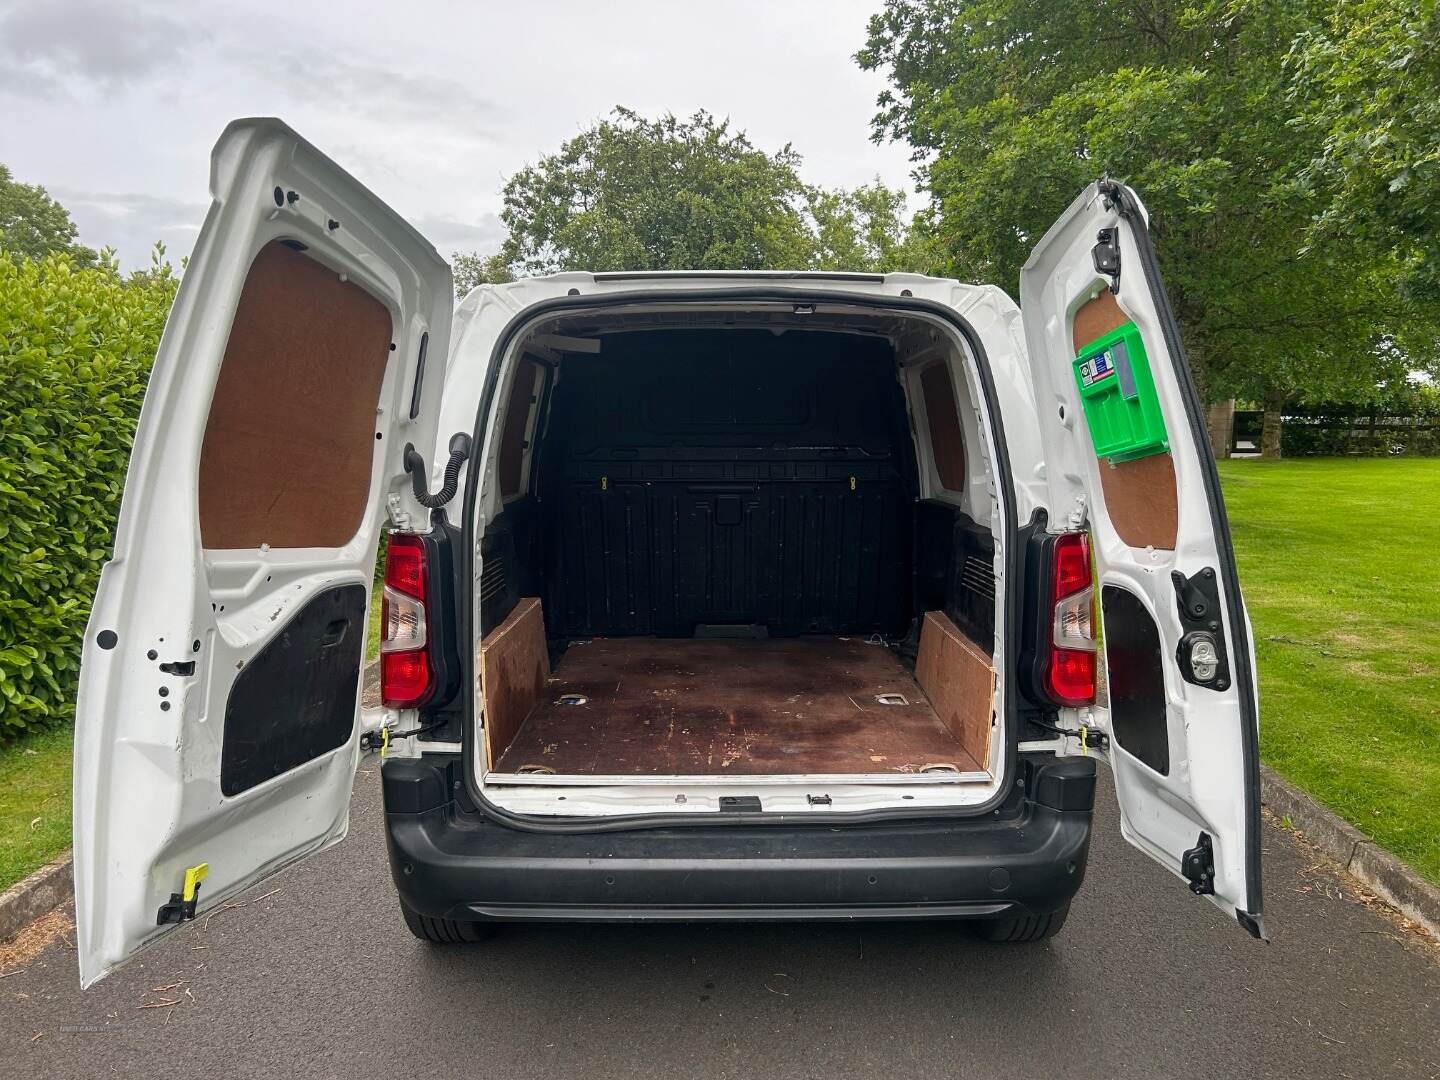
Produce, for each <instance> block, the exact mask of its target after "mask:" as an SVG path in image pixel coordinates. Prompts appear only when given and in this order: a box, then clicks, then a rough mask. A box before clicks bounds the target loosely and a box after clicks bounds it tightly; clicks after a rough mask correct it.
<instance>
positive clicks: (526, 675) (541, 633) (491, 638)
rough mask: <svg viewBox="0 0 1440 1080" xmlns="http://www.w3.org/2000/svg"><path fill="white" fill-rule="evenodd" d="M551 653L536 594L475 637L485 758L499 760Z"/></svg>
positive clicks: (540, 689)
mask: <svg viewBox="0 0 1440 1080" xmlns="http://www.w3.org/2000/svg"><path fill="white" fill-rule="evenodd" d="M549 677H550V653H549V651H548V649H547V647H546V644H545V620H544V618H543V616H542V615H541V611H540V599H539V597H534V596H530V597H526V598H525V599H523V600H521V601H520V602H519V603H518V604H516V605H515V610H514V611H512V612H510V614H509V615H508V616H506V618H505V621H504V622H502V623H501V624H500V625H499V626H497V627H496V628H495V629H494V630H492V631H490V633H488V634H486V635H485V636H484V637H483V638H482V639H481V641H480V679H481V684H480V685H481V694H482V697H483V700H484V703H485V760H486V764H487V767H488V765H489V763H490V762H494V761H498V760H499V759H500V756H501V755H502V754H504V753H505V748H506V747H507V746H509V745H510V741H511V740H512V739H513V738H514V737H515V732H516V731H518V730H519V728H520V725H521V724H522V723H523V722H524V720H525V717H526V716H527V715H529V713H530V710H531V709H533V708H534V707H535V703H536V702H537V701H539V700H540V698H541V697H542V696H543V695H544V694H545V692H546V691H545V684H546V680H547V679H548V678H549Z"/></svg>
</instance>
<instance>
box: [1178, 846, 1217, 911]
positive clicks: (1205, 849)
mask: <svg viewBox="0 0 1440 1080" xmlns="http://www.w3.org/2000/svg"><path fill="white" fill-rule="evenodd" d="M1180 872H1181V873H1182V874H1184V875H1185V880H1186V881H1188V882H1190V891H1191V892H1193V893H1194V894H1195V895H1196V896H1210V895H1212V894H1213V893H1214V892H1215V847H1214V845H1213V844H1212V843H1211V842H1210V834H1209V833H1207V832H1202V833H1201V834H1200V839H1199V840H1197V841H1196V842H1195V846H1194V847H1192V848H1191V849H1190V850H1189V851H1187V852H1185V854H1184V855H1181V856H1180Z"/></svg>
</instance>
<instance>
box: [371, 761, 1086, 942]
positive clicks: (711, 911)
mask: <svg viewBox="0 0 1440 1080" xmlns="http://www.w3.org/2000/svg"><path fill="white" fill-rule="evenodd" d="M459 769H460V766H459V762H458V759H455V758H447V757H440V756H427V757H424V758H420V759H390V760H387V761H386V762H385V763H384V766H383V768H382V770H381V775H382V777H383V780H384V790H385V811H386V812H385V820H386V832H387V840H388V844H389V850H390V869H391V874H392V876H393V877H394V880H395V886H396V889H397V890H398V891H399V893H400V900H401V903H403V904H404V905H405V906H406V907H408V908H410V909H412V910H413V911H416V912H418V913H419V914H422V915H429V916H432V917H436V918H446V919H456V920H498V921H507V920H514V921H550V920H576V921H604V922H647V921H707V920H718V921H746V920H755V921H773V920H789V919H805V920H813V919H905V918H929V919H933V918H979V917H990V916H1003V915H1010V914H1043V913H1045V912H1050V911H1054V910H1056V909H1057V908H1059V907H1061V906H1063V905H1064V904H1065V903H1066V902H1067V901H1069V899H1070V897H1071V896H1073V895H1074V894H1075V891H1076V890H1077V889H1078V888H1079V887H1080V883H1081V881H1082V880H1083V879H1084V876H1085V862H1086V856H1087V854H1088V851H1089V845H1090V819H1091V811H1092V809H1093V806H1094V790H1095V769H1094V761H1093V759H1086V758H1080V759H1065V760H1062V761H1055V760H1053V759H1049V760H1047V761H1044V762H1043V763H1038V764H1031V765H1029V766H1027V767H1026V769H1025V773H1026V784H1025V789H1024V790H1025V793H1026V794H1025V796H1024V797H1023V798H1017V799H1014V800H1012V801H1011V802H1010V803H1009V804H1008V805H1007V808H1006V809H1004V810H1002V811H1001V813H1000V815H999V816H994V815H987V816H986V817H983V818H955V819H939V820H937V819H931V820H912V821H903V822H893V823H887V824H867V825H861V824H841V825H836V824H833V823H831V824H824V825H819V824H813V823H801V824H796V825H791V824H764V825H760V824H736V825H729V824H725V825H721V824H707V825H705V826H701V827H694V826H692V827H679V828H652V829H633V830H626V831H619V832H600V833H594V832H591V833H566V832H550V831H546V832H534V831H529V830H520V829H515V828H512V827H510V826H508V825H504V824H501V823H499V822H497V821H495V820H492V819H490V818H488V817H486V816H484V815H483V814H481V813H478V812H476V811H473V810H471V811H468V812H467V811H466V810H465V809H464V808H463V807H461V806H459V805H457V803H456V802H455V801H454V793H455V792H456V791H457V790H463V785H459V786H458V787H457V784H456V782H455V781H456V779H457V778H458V777H459Z"/></svg>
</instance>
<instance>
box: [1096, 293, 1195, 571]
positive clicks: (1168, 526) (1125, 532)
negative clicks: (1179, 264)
mask: <svg viewBox="0 0 1440 1080" xmlns="http://www.w3.org/2000/svg"><path fill="white" fill-rule="evenodd" d="M1129 321H1130V318H1129V316H1127V315H1126V314H1125V313H1124V312H1123V311H1121V310H1120V305H1119V304H1117V303H1116V302H1115V297H1114V296H1113V295H1111V293H1110V290H1108V289H1106V290H1104V291H1103V292H1101V293H1100V295H1099V296H1097V297H1095V298H1094V299H1092V300H1087V301H1086V302H1085V303H1084V304H1081V305H1080V307H1079V309H1078V310H1077V311H1076V312H1075V322H1074V326H1073V329H1072V337H1073V344H1074V347H1075V352H1076V353H1077V354H1078V353H1079V352H1080V350H1081V349H1082V348H1084V347H1085V346H1086V345H1088V344H1089V343H1090V342H1092V341H1094V340H1095V339H1096V338H1098V337H1101V336H1102V335H1104V334H1108V333H1109V332H1110V331H1111V330H1114V329H1116V328H1117V327H1121V326H1124V325H1125V324H1126V323H1127V322H1129ZM1100 485H1101V487H1102V488H1103V489H1104V494H1105V508H1106V510H1107V511H1108V512H1109V515H1110V521H1111V524H1113V525H1114V526H1115V531H1116V532H1117V533H1119V535H1120V539H1121V540H1123V541H1125V543H1127V544H1129V545H1130V546H1131V547H1137V548H1143V547H1153V548H1156V549H1158V550H1161V551H1173V550H1174V549H1175V537H1176V534H1177V532H1178V531H1179V528H1180V497H1179V492H1178V490H1177V487H1176V481H1175V460H1174V458H1172V457H1171V456H1170V455H1169V454H1168V453H1165V454H1152V455H1151V456H1150V457H1143V458H1138V459H1137V460H1135V461H1123V462H1118V463H1116V464H1114V465H1111V464H1110V463H1109V462H1105V461H1102V462H1100Z"/></svg>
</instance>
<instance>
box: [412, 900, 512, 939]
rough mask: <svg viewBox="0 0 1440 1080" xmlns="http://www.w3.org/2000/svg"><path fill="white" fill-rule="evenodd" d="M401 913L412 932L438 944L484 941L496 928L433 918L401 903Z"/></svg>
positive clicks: (488, 925) (477, 923) (418, 936)
mask: <svg viewBox="0 0 1440 1080" xmlns="http://www.w3.org/2000/svg"><path fill="white" fill-rule="evenodd" d="M400 913H401V914H402V915H404V916H405V925H406V926H407V927H409V928H410V932H411V933H412V934H414V935H415V936H416V937H417V938H419V939H420V940H421V941H431V942H434V943H435V944H437V945H454V944H463V943H465V942H472V941H484V940H485V939H486V938H488V937H489V936H490V935H491V934H493V933H494V932H495V928H494V927H493V926H491V925H490V924H489V923H482V922H456V921H455V920H454V919H432V918H431V917H430V916H429V915H417V914H416V913H415V912H413V911H411V910H410V909H409V908H407V907H405V906H404V905H401V908H400Z"/></svg>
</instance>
